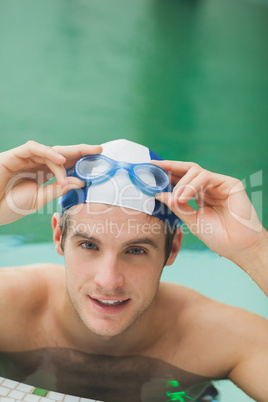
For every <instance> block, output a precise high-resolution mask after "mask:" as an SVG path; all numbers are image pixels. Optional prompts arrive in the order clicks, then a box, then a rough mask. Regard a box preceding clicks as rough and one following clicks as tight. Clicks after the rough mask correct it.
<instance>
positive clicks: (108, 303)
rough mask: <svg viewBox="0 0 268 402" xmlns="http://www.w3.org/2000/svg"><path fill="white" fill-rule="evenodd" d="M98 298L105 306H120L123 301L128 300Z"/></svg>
mask: <svg viewBox="0 0 268 402" xmlns="http://www.w3.org/2000/svg"><path fill="white" fill-rule="evenodd" d="M95 300H97V301H98V302H99V303H100V304H104V305H105V306H119V305H120V304H122V303H125V302H126V301H127V300H129V299H127V300H99V299H95Z"/></svg>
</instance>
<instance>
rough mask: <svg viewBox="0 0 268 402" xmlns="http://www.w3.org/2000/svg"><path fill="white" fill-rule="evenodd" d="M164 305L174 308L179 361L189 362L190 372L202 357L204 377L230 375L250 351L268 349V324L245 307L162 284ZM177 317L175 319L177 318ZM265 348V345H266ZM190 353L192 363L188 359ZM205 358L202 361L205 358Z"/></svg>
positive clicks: (182, 287) (196, 368) (174, 285)
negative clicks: (198, 358)
mask: <svg viewBox="0 0 268 402" xmlns="http://www.w3.org/2000/svg"><path fill="white" fill-rule="evenodd" d="M161 285H162V289H161V291H162V294H163V299H164V300H165V303H166V304H167V305H169V309H170V306H172V316H173V331H174V322H176V324H175V326H176V327H177V335H178V337H177V343H178V351H179V354H180V358H181V359H184V357H183V353H184V351H185V359H187V365H188V367H187V369H188V370H194V371H195V372H197V373H198V372H199V367H198V366H195V364H196V363H193V364H194V366H193V367H192V366H191V364H192V363H191V362H197V361H198V360H197V359H196V358H195V357H196V356H199V357H200V359H201V360H203V359H204V360H203V362H204V361H205V362H206V364H205V366H204V365H203V367H202V374H205V375H208V376H210V375H212V374H213V376H214V375H218V376H227V375H228V373H229V372H230V371H231V370H232V369H233V367H235V366H236V364H237V362H238V361H239V360H241V359H242V355H243V353H245V351H248V350H257V349H258V348H260V347H261V345H263V347H266V348H267V346H268V343H267V340H268V321H267V320H266V319H265V318H263V317H260V316H258V315H257V314H253V313H251V312H249V311H246V310H244V309H242V308H238V307H234V306H230V305H227V304H224V303H220V302H218V301H215V300H212V299H210V298H208V297H206V296H204V295H202V294H200V293H198V292H196V291H195V290H192V289H189V288H186V287H184V286H180V285H176V284H169V283H163V284H161ZM175 317H176V319H175ZM265 345H266V346H265ZM189 351H190V352H191V353H192V355H193V360H191V359H189ZM202 357H203V359H202Z"/></svg>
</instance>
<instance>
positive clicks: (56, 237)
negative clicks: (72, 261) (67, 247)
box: [51, 212, 64, 255]
mask: <svg viewBox="0 0 268 402" xmlns="http://www.w3.org/2000/svg"><path fill="white" fill-rule="evenodd" d="M59 224H60V214H59V213H58V212H56V213H55V214H54V215H53V216H52V220H51V225H52V230H53V241H54V245H55V249H56V251H57V253H58V254H60V255H64V253H63V250H62V248H61V234H62V233H61V229H60V226H59Z"/></svg>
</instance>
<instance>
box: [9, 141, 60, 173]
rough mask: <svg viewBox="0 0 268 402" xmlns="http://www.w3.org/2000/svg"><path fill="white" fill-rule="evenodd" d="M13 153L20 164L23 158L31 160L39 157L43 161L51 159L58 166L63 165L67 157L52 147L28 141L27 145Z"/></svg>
mask: <svg viewBox="0 0 268 402" xmlns="http://www.w3.org/2000/svg"><path fill="white" fill-rule="evenodd" d="M12 151H13V152H12V153H13V155H14V156H15V157H16V158H18V162H19V161H20V159H21V158H22V159H29V158H33V157H37V158H38V157H39V158H41V160H44V159H49V160H50V161H51V162H53V163H56V164H62V163H64V162H65V161H66V159H65V157H64V156H63V155H61V154H60V153H59V152H58V151H56V150H55V149H53V148H52V147H49V146H46V145H43V144H39V143H37V142H35V141H28V142H27V143H26V144H24V145H21V146H20V147H17V148H15V149H14V150H12ZM12 153H11V155H12ZM19 167H20V166H19Z"/></svg>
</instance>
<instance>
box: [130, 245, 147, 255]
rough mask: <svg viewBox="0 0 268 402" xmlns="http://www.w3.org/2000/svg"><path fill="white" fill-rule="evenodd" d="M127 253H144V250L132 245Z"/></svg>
mask: <svg viewBox="0 0 268 402" xmlns="http://www.w3.org/2000/svg"><path fill="white" fill-rule="evenodd" d="M128 253H129V254H135V255H141V254H146V252H145V251H144V250H143V249H142V248H140V247H133V248H131V249H130V250H128Z"/></svg>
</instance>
